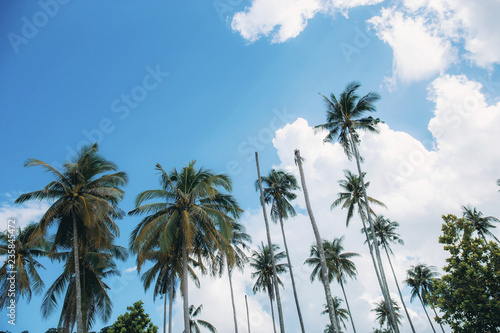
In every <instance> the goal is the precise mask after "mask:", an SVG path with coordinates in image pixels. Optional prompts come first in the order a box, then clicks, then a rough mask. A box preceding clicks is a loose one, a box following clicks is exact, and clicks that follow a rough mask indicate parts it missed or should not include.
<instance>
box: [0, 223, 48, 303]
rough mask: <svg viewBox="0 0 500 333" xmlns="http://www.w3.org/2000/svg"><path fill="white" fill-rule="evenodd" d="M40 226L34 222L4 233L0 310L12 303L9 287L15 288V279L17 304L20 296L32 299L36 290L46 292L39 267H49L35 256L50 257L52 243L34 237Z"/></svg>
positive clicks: (0, 237) (1, 239) (0, 246)
mask: <svg viewBox="0 0 500 333" xmlns="http://www.w3.org/2000/svg"><path fill="white" fill-rule="evenodd" d="M36 228H37V225H36V224H35V223H31V224H29V225H28V226H26V227H25V228H24V229H21V228H18V229H17V230H16V229H15V228H12V229H10V230H6V231H5V232H2V233H0V255H2V256H6V260H5V262H4V263H3V265H2V267H1V268H0V281H1V282H0V309H3V308H4V307H6V306H7V305H9V304H8V303H9V301H8V300H9V298H10V297H9V293H10V292H9V289H10V291H12V288H10V287H11V284H12V282H13V281H14V285H15V289H14V290H15V300H16V303H17V301H18V299H19V296H23V297H26V298H27V301H28V302H29V301H30V300H31V295H32V293H35V294H39V293H41V292H42V291H43V287H44V283H43V281H42V279H41V278H40V275H38V271H37V270H38V269H39V268H43V269H45V267H43V266H42V265H41V264H40V263H39V262H38V260H36V259H35V258H37V257H45V256H47V255H48V253H47V248H48V247H49V246H48V245H49V244H48V243H47V242H46V241H45V240H44V239H40V238H36V239H34V238H32V235H33V233H34V232H35V230H36ZM9 236H10V237H9ZM12 239H14V242H12ZM9 245H10V246H9ZM12 272H16V273H12ZM14 274H15V275H14ZM12 276H13V277H14V278H15V279H12V278H11V277H12Z"/></svg>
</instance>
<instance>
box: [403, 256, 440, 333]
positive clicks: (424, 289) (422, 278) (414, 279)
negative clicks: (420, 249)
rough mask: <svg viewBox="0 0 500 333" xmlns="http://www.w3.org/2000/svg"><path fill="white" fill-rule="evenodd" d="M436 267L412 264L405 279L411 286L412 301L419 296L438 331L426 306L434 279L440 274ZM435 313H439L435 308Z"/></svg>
mask: <svg viewBox="0 0 500 333" xmlns="http://www.w3.org/2000/svg"><path fill="white" fill-rule="evenodd" d="M435 269H436V267H434V266H427V265H425V264H419V265H416V266H411V268H410V269H409V270H407V271H406V274H407V275H406V280H405V283H406V285H407V286H409V287H410V288H411V298H410V301H413V299H414V298H415V297H418V299H419V300H420V303H421V304H422V307H423V308H424V311H425V315H426V316H427V319H428V320H429V323H430V324H431V327H432V330H433V331H434V333H435V332H436V330H435V329H434V325H432V321H431V318H430V317H429V314H428V313H427V310H426V309H425V307H426V306H427V305H429V302H428V301H427V294H429V293H430V292H432V291H433V287H432V279H434V278H436V277H437V276H438V273H437V272H436V271H435ZM433 309H434V308H433ZM434 313H435V315H436V317H437V313H436V312H435V310H434ZM441 330H443V332H444V329H443V326H441Z"/></svg>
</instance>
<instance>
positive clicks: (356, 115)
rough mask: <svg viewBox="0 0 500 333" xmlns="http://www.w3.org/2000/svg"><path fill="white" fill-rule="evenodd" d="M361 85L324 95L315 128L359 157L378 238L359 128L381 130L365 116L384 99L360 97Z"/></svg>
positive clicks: (378, 266) (380, 271)
mask: <svg viewBox="0 0 500 333" xmlns="http://www.w3.org/2000/svg"><path fill="white" fill-rule="evenodd" d="M359 87H360V84H359V83H357V82H351V83H349V84H348V85H347V86H346V88H345V89H344V91H343V92H342V93H341V94H340V99H338V100H337V98H336V97H335V95H334V94H331V95H330V98H328V97H326V96H324V95H322V97H323V99H324V101H325V104H326V108H327V110H326V123H324V124H321V125H317V126H315V128H316V129H318V130H319V129H322V130H327V131H328V135H327V136H326V137H325V139H324V141H325V142H334V141H336V140H338V141H339V142H340V145H341V146H342V147H343V149H344V152H345V154H346V155H347V158H348V159H349V160H351V158H352V156H354V157H355V159H356V166H357V168H358V176H359V181H360V184H361V190H362V194H363V197H364V199H365V205H364V207H363V208H364V209H365V211H366V219H367V220H368V224H369V227H370V231H371V233H372V234H373V238H375V236H374V235H375V230H374V229H373V223H372V218H371V214H370V211H371V210H370V205H369V200H368V195H367V193H366V186H365V182H364V179H363V172H362V171H361V162H362V157H361V155H360V154H359V151H358V145H359V143H360V139H359V135H358V133H357V132H356V131H357V130H366V131H369V132H372V133H378V130H377V124H378V123H380V119H379V118H376V119H375V118H373V117H371V116H368V117H365V113H366V112H374V111H375V110H376V108H375V105H374V103H375V102H376V101H378V100H379V99H380V96H379V95H378V94H377V93H375V92H369V93H368V94H366V95H365V96H363V97H359V96H358V95H357V93H356V90H357V89H358V88H359ZM362 219H363V217H362ZM374 248H375V258H374V259H373V262H374V269H375V273H376V275H377V279H378V281H379V285H380V289H381V291H382V294H383V296H384V300H385V302H386V303H389V302H390V295H389V288H388V286H387V279H386V277H385V272H384V267H383V264H382V259H381V256H380V250H379V248H378V246H374ZM370 254H371V255H372V256H373V253H372V252H370ZM375 259H376V260H375ZM389 310H390V311H391V316H392V317H393V318H392V323H396V322H397V321H396V315H395V313H393V310H392V308H391V309H389ZM393 328H394V331H395V333H399V328H398V327H397V325H396V326H395V327H393Z"/></svg>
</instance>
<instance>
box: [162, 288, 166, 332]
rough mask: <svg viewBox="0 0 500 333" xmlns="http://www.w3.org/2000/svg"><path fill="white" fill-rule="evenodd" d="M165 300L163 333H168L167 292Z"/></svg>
mask: <svg viewBox="0 0 500 333" xmlns="http://www.w3.org/2000/svg"><path fill="white" fill-rule="evenodd" d="M163 295H164V297H163V298H164V300H163V333H167V291H166V290H165V294H163Z"/></svg>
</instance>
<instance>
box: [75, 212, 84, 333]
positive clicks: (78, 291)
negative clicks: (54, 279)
mask: <svg viewBox="0 0 500 333" xmlns="http://www.w3.org/2000/svg"><path fill="white" fill-rule="evenodd" d="M76 228H77V225H76V216H75V214H73V256H74V259H75V288H76V331H77V332H84V327H83V317H82V286H81V282H80V254H79V249H78V230H77V229H76Z"/></svg>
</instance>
